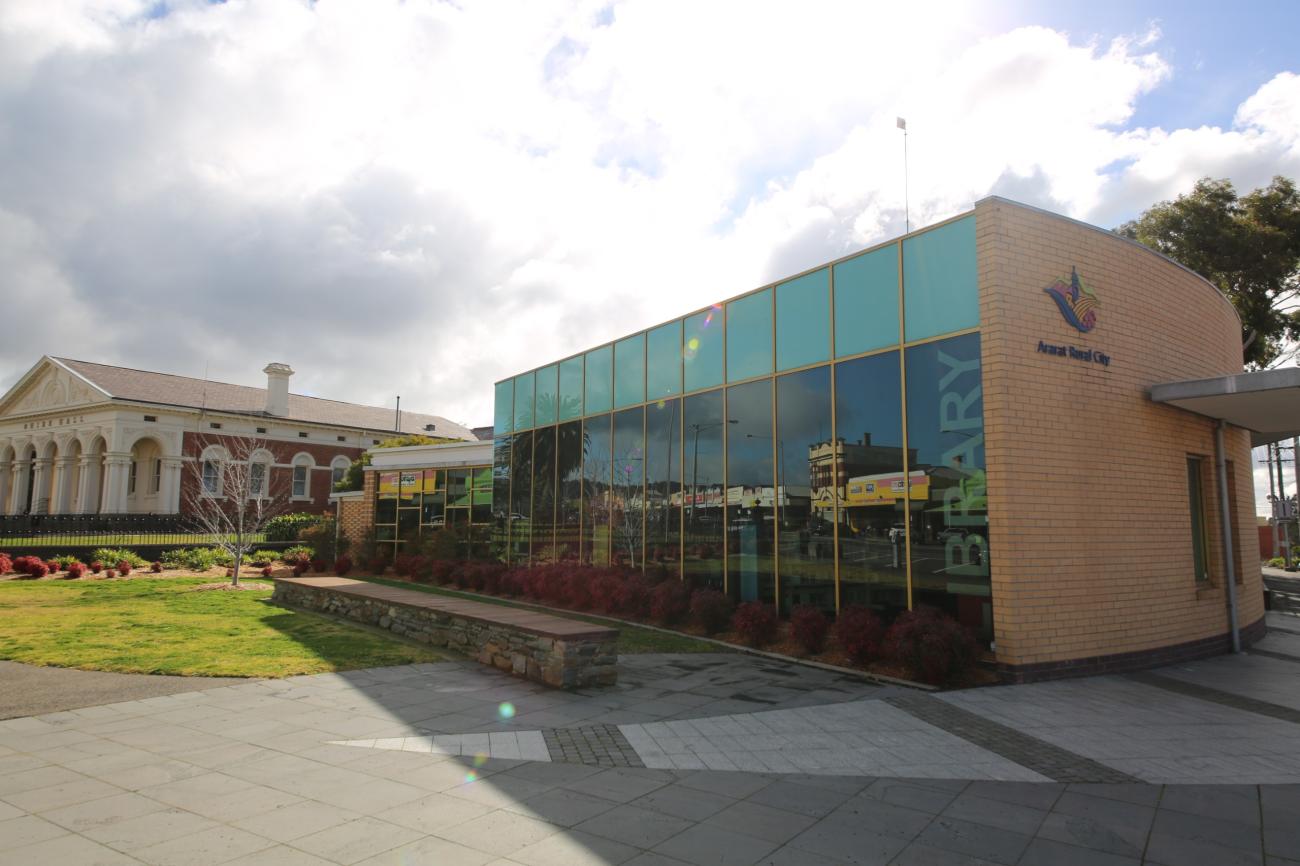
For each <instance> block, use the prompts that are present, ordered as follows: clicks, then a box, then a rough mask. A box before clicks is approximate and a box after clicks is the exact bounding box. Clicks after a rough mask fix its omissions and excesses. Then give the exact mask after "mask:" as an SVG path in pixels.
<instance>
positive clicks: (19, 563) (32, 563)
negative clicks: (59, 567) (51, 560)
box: [12, 556, 49, 577]
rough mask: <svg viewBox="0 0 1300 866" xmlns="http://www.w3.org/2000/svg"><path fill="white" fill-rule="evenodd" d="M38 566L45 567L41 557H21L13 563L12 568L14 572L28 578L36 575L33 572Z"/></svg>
mask: <svg viewBox="0 0 1300 866" xmlns="http://www.w3.org/2000/svg"><path fill="white" fill-rule="evenodd" d="M38 564H39V565H41V566H44V565H45V563H44V562H43V561H42V560H41V559H40V558H39V557H35V556H20V557H18V558H17V559H15V560H14V561H13V566H12V567H13V570H14V571H16V572H18V573H19V574H25V575H27V576H28V577H34V576H35V575H34V574H33V573H32V572H33V571H35V570H36V566H37V565H38ZM46 571H47V572H48V571H49V569H48V568H47V569H46Z"/></svg>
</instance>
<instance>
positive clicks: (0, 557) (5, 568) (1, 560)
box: [0, 553, 14, 574]
mask: <svg viewBox="0 0 1300 866" xmlns="http://www.w3.org/2000/svg"><path fill="white" fill-rule="evenodd" d="M13 570H14V561H13V560H12V559H10V558H9V554H7V553H0V574H8V573H9V572H11V571H13Z"/></svg>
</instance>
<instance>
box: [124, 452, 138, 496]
mask: <svg viewBox="0 0 1300 866" xmlns="http://www.w3.org/2000/svg"><path fill="white" fill-rule="evenodd" d="M139 466H140V462H139V461H138V460H132V461H131V469H130V471H129V472H128V473H127V476H126V492H127V493H128V494H129V495H131V496H134V495H135V478H136V473H137V470H138V468H139Z"/></svg>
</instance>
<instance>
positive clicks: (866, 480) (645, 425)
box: [381, 216, 992, 637]
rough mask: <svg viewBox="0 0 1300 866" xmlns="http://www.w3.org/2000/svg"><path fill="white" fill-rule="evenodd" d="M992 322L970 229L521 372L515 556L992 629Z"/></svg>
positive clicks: (787, 605) (916, 240)
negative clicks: (944, 616)
mask: <svg viewBox="0 0 1300 866" xmlns="http://www.w3.org/2000/svg"><path fill="white" fill-rule="evenodd" d="M978 328H979V298H978V286H977V278H976V264H975V246H974V218H973V217H970V216H967V217H963V218H960V219H957V220H954V221H951V222H949V223H946V224H943V225H941V226H938V227H935V228H933V229H929V230H926V231H923V232H918V233H915V234H913V235H910V236H907V237H905V238H902V239H899V240H896V241H894V242H892V243H889V244H885V245H883V246H881V247H878V248H876V249H872V250H869V251H865V252H863V253H859V254H856V255H854V256H850V257H848V258H845V259H843V260H840V261H837V262H834V263H831V264H830V265H827V266H823V267H820V268H817V269H814V270H812V271H810V272H808V273H806V274H803V275H799V276H796V277H794V278H792V279H788V280H783V281H780V282H778V283H776V284H774V285H772V286H768V287H765V288H763V289H761V290H759V291H756V292H751V293H749V294H746V295H743V296H741V297H739V298H737V299H735V300H732V301H728V302H724V303H721V304H715V305H713V306H711V307H709V308H708V309H705V310H702V311H700V312H697V313H693V314H690V315H687V316H684V317H682V318H680V319H678V320H675V321H673V322H669V323H667V324H664V325H660V326H657V327H655V328H651V329H649V330H647V331H644V332H641V333H638V334H634V335H632V336H630V337H627V338H624V339H622V340H619V341H616V342H614V343H610V344H606V345H604V346H600V347H597V348H595V349H592V350H590V351H588V352H586V353H585V354H584V355H580V356H577V357H574V358H570V359H568V360H566V361H563V362H561V363H559V364H558V365H554V364H552V365H548V366H546V367H542V368H539V369H538V370H537V371H535V376H534V374H533V373H525V374H523V375H522V376H516V377H514V378H513V379H508V380H506V381H504V382H503V383H501V384H499V385H498V386H497V395H498V410H497V413H496V415H497V417H498V418H501V417H502V416H505V417H508V418H512V419H513V421H514V422H515V423H514V426H513V428H507V435H499V438H498V439H497V446H496V449H495V452H494V454H495V460H496V465H495V466H494V468H493V472H492V474H491V479H492V480H493V483H494V485H495V495H496V501H497V502H503V501H508V502H509V503H510V505H509V508H508V510H506V511H504V512H503V511H502V509H501V508H500V507H499V508H498V512H497V518H498V523H500V524H504V525H500V526H498V528H497V530H496V535H494V538H495V539H497V540H498V544H497V545H496V547H497V549H498V550H500V552H501V553H502V555H503V556H504V557H506V558H508V559H509V560H510V561H512V562H516V563H526V562H546V561H551V560H554V559H563V558H577V559H581V560H582V561H585V562H590V563H595V564H607V563H616V564H623V565H627V566H632V567H639V568H662V569H665V570H667V571H668V572H669V574H676V575H677V576H679V577H680V578H681V579H683V580H685V581H687V582H689V583H690V584H691V585H692V586H695V587H713V588H717V589H719V590H722V591H724V592H726V593H728V594H729V595H730V596H732V597H733V598H734V599H736V600H737V601H742V600H743V601H748V600H757V601H761V602H764V603H769V604H774V605H777V606H778V607H779V609H780V610H781V612H782V613H788V612H789V611H790V610H791V609H792V608H793V607H795V606H796V605H800V604H811V605H815V606H817V607H820V608H822V609H823V610H825V611H827V612H828V613H834V612H836V611H838V610H839V609H841V608H843V607H844V606H845V605H850V604H861V605H867V606H870V607H872V608H874V609H876V610H877V611H879V612H880V613H881V614H882V615H884V616H885V617H887V618H890V617H892V616H894V615H896V614H897V613H898V612H899V611H902V610H906V609H908V608H909V607H913V606H916V605H922V604H924V605H930V606H934V607H938V608H940V609H942V610H945V611H946V612H948V613H950V614H952V615H953V616H955V617H956V618H957V619H958V620H959V621H961V622H963V623H964V624H966V625H968V626H971V627H972V628H974V629H976V630H977V631H979V632H980V633H982V634H984V635H985V636H986V637H987V636H991V634H992V607H991V593H990V583H989V557H990V551H989V546H988V529H987V527H988V491H987V489H986V478H985V462H984V424H983V399H982V398H983V390H982V382H981V368H980V335H979V332H978ZM557 371H558V372H557ZM557 380H558V381H557ZM553 383H554V384H553ZM732 383H734V384H732ZM552 387H554V388H555V393H556V399H557V401H558V407H557V408H556V410H555V411H552V410H551V409H549V408H543V404H544V403H545V402H547V401H548V400H549V399H550V398H549V396H548V395H549V394H550V393H551V392H550V390H549V389H551V388H552ZM534 395H535V403H534V406H535V408H534V409H533V410H532V414H533V421H532V424H531V425H525V424H521V423H520V421H521V420H524V416H523V415H521V413H520V411H519V409H520V407H521V405H522V404H521V396H523V397H524V399H525V401H526V400H527V399H529V398H533V397H534ZM503 402H507V404H508V405H510V406H511V408H512V409H513V410H514V411H513V412H510V411H504V412H503V411H502V405H501V404H502V403H503ZM579 418H581V420H577V419H579ZM502 432H503V431H502V430H498V433H499V434H500V433H502ZM381 504H382V503H381ZM392 507H393V509H394V510H395V511H400V510H402V506H397V505H394V506H392ZM503 514H504V516H503Z"/></svg>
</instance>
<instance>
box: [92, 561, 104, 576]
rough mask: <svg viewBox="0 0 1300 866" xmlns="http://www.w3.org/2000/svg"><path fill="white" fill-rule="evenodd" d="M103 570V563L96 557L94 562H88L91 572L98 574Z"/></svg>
mask: <svg viewBox="0 0 1300 866" xmlns="http://www.w3.org/2000/svg"><path fill="white" fill-rule="evenodd" d="M103 570H104V563H102V562H100V561H99V560H98V559H96V560H95V561H94V562H92V563H91V564H90V573H91V574H99V573H100V572H101V571H103Z"/></svg>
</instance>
